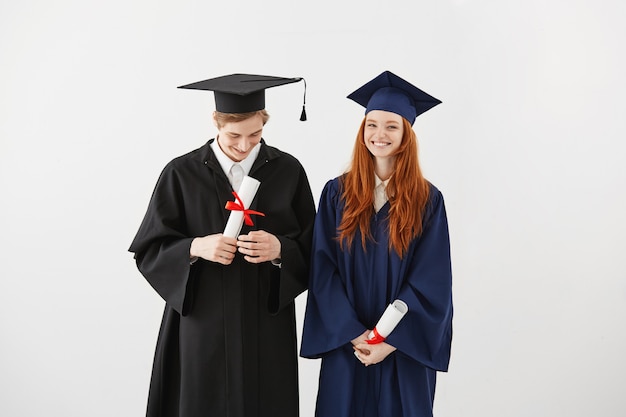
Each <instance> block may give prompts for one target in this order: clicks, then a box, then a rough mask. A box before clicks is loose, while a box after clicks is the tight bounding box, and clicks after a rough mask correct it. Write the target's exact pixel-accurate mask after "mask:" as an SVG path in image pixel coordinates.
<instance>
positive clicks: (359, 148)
mask: <svg viewBox="0 0 626 417" xmlns="http://www.w3.org/2000/svg"><path fill="white" fill-rule="evenodd" d="M402 123H403V127H404V132H403V135H402V143H401V144H400V148H399V149H398V152H397V154H396V159H395V163H394V167H393V172H392V175H391V178H390V179H389V183H388V184H387V189H386V191H387V196H388V198H389V205H390V208H389V217H388V220H389V250H390V251H391V249H393V250H395V252H396V253H397V254H398V256H400V257H403V256H404V254H405V253H406V251H407V249H408V247H409V243H410V242H411V240H413V239H414V238H416V237H418V236H419V235H420V234H421V233H422V218H423V216H424V211H425V209H426V203H427V201H428V193H429V184H428V181H426V179H425V178H424V176H423V175H422V170H421V169H420V165H419V158H418V152H417V137H416V136H415V132H414V131H413V128H412V127H411V124H410V123H409V122H408V121H407V120H405V119H404V118H402ZM364 131H365V118H364V119H363V122H361V127H360V128H359V133H358V134H357V137H356V143H355V144H354V151H353V154H352V163H351V166H350V168H349V169H348V171H347V172H346V173H345V174H344V175H343V176H342V180H341V185H342V199H343V201H344V203H345V208H344V212H343V217H342V218H341V223H340V224H339V228H338V232H339V236H338V239H339V243H340V245H341V248H342V249H343V248H344V246H345V245H347V246H348V247H350V246H351V245H352V242H353V240H354V236H355V234H356V231H357V228H358V230H359V231H360V232H361V245H362V246H363V248H364V249H365V243H366V241H367V239H372V234H371V231H370V221H371V218H372V215H373V214H374V187H375V180H374V156H373V155H372V154H371V153H370V152H369V150H368V149H367V147H366V146H365V140H364Z"/></svg>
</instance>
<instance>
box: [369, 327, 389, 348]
mask: <svg viewBox="0 0 626 417" xmlns="http://www.w3.org/2000/svg"><path fill="white" fill-rule="evenodd" d="M372 333H374V337H372V338H371V339H367V340H366V342H367V344H368V345H376V344H378V343H382V342H384V341H385V338H384V337H382V336H381V335H380V333H378V330H376V327H374V330H372Z"/></svg>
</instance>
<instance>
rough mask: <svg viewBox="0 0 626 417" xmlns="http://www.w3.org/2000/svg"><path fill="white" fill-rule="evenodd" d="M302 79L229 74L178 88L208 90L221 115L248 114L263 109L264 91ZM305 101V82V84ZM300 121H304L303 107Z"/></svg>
mask: <svg viewBox="0 0 626 417" xmlns="http://www.w3.org/2000/svg"><path fill="white" fill-rule="evenodd" d="M301 80H303V78H299V77H298V78H283V77H273V76H268V75H253V74H230V75H224V76H221V77H216V78H210V79H208V80H204V81H198V82H195V83H192V84H187V85H182V86H180V87H178V88H186V89H192V90H209V91H213V93H214V95H215V110H217V111H219V112H222V113H248V112H254V111H258V110H263V109H264V108H265V90H266V89H267V88H271V87H277V86H280V85H284V84H291V83H296V82H298V81H301ZM304 88H305V100H306V82H305V87H304ZM300 120H306V113H305V110H304V105H303V106H302V116H301V118H300Z"/></svg>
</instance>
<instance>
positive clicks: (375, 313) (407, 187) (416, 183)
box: [300, 71, 452, 417]
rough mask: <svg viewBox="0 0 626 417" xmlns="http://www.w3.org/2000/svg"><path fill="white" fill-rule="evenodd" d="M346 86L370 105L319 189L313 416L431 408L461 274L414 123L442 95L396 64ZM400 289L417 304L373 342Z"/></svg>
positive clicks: (311, 314)
mask: <svg viewBox="0 0 626 417" xmlns="http://www.w3.org/2000/svg"><path fill="white" fill-rule="evenodd" d="M348 97H349V98H350V99H352V100H354V101H356V102H357V103H359V104H361V105H363V106H364V107H366V115H365V118H364V120H363V122H362V124H361V128H360V130H359V133H358V135H357V140H356V143H355V147H354V153H353V159H352V164H351V167H350V169H349V170H348V171H347V172H346V173H345V174H343V175H342V176H340V177H338V178H335V179H332V180H330V181H328V183H327V184H326V186H325V187H324V190H323V192H322V195H321V198H320V202H319V207H318V212H317V216H316V220H315V228H314V235H313V249H312V262H311V271H312V273H311V276H310V279H309V292H308V299H307V306H306V313H305V319H304V330H303V337H302V346H301V352H300V354H301V356H303V357H306V358H321V359H322V364H321V369H320V379H319V390H318V397H317V406H316V416H318V417H362V416H367V417H370V416H371V417H404V416H414V417H426V416H432V405H433V400H434V393H435V381H436V372H437V371H447V368H448V363H449V360H450V347H451V340H452V289H451V287H452V274H451V265H450V245H449V236H448V224H447V219H446V211H445V206H444V200H443V197H442V194H441V192H440V191H439V190H438V189H437V188H436V187H435V186H434V185H432V184H431V183H429V182H428V181H427V180H426V179H424V177H423V176H422V174H421V171H420V168H419V162H418V155H417V143H416V138H415V133H414V132H413V129H412V124H413V122H414V121H415V118H416V117H417V115H419V114H421V113H423V112H425V111H427V110H429V109H430V108H432V107H434V106H435V105H437V104H439V103H440V101H439V100H437V99H436V98H434V97H432V96H430V95H428V94H426V93H425V92H423V91H422V90H420V89H418V88H417V87H415V86H413V85H411V84H410V83H408V82H406V81H405V80H403V79H402V78H400V77H398V76H396V75H395V74H393V73H391V72H388V71H386V72H383V73H382V74H380V75H379V76H378V77H376V78H375V79H373V80H372V81H370V82H368V83H367V84H365V85H364V86H363V87H361V88H359V89H358V90H356V91H355V92H354V93H352V94H351V95H350V96H348ZM396 299H400V300H402V301H404V302H405V303H406V304H407V305H408V313H407V314H406V315H405V316H404V317H403V318H402V319H401V321H400V322H399V324H398V325H397V326H396V327H395V329H394V330H393V331H392V332H391V334H389V335H388V336H387V338H386V339H384V340H383V341H382V342H379V343H374V344H370V343H367V339H368V335H369V333H370V331H371V330H373V329H374V328H375V326H376V323H377V322H378V320H379V319H380V317H381V315H382V314H383V312H384V311H385V309H386V307H387V306H388V305H389V304H390V303H392V302H393V301H394V300H396ZM370 342H372V341H371V340H370Z"/></svg>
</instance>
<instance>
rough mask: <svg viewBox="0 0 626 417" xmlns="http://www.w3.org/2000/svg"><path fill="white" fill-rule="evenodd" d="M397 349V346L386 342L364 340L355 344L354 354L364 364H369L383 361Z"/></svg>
mask: <svg viewBox="0 0 626 417" xmlns="http://www.w3.org/2000/svg"><path fill="white" fill-rule="evenodd" d="M395 350H396V348H395V347H393V346H391V345H390V344H388V343H385V342H381V343H376V344H374V345H370V344H368V343H365V342H363V343H359V344H357V345H355V346H354V355H355V356H356V357H357V359H358V360H359V361H361V363H362V364H363V365H365V366H369V365H374V364H377V363H379V362H382V361H383V360H384V359H385V358H386V357H387V356H389V354H391V353H392V352H393V351H395Z"/></svg>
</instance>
